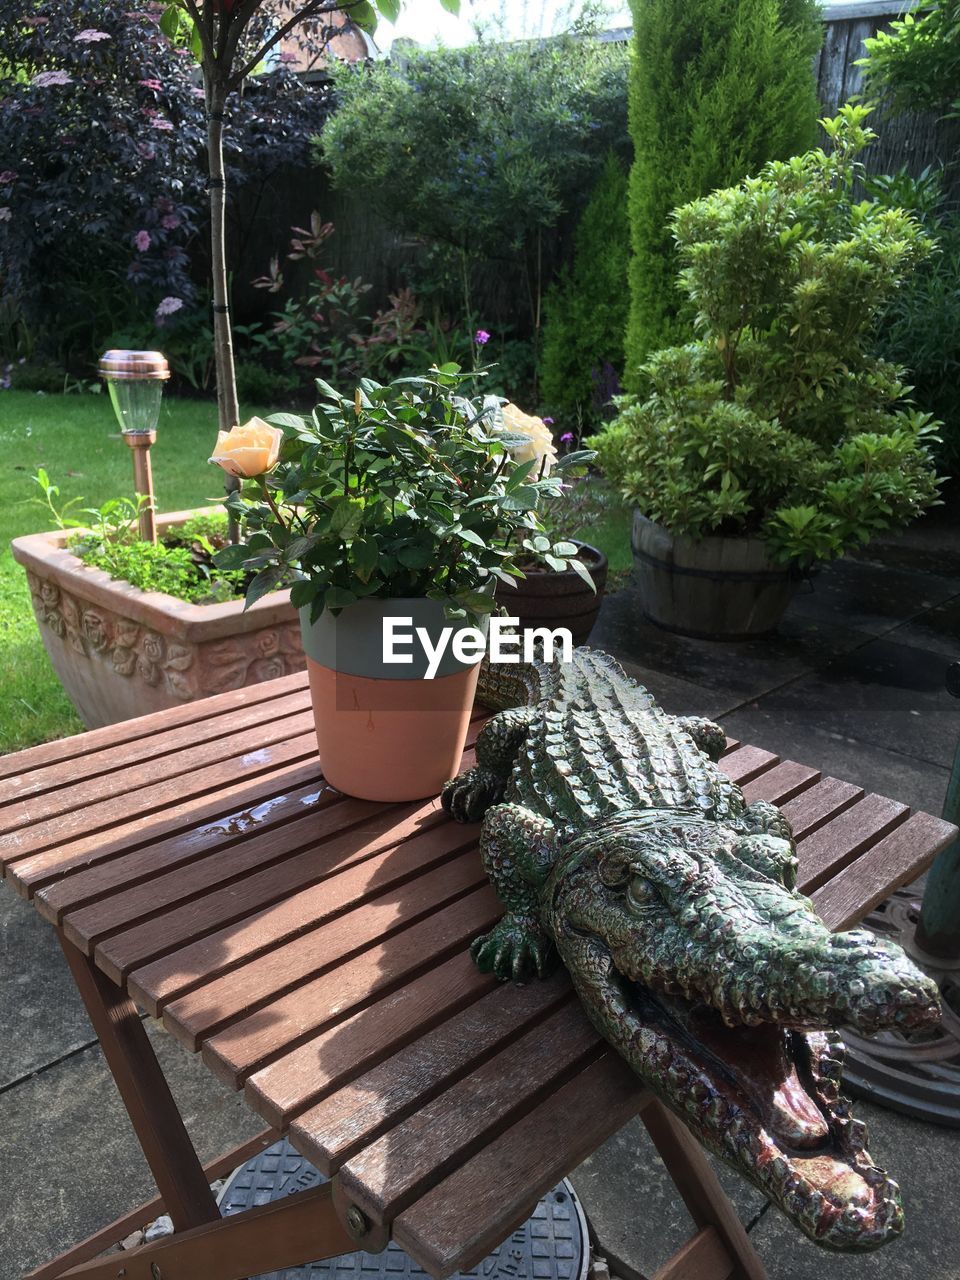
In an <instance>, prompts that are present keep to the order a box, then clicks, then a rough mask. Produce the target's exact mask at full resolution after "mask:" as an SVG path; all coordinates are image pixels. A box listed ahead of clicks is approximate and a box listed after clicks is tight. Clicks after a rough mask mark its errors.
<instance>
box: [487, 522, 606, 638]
mask: <svg viewBox="0 0 960 1280" xmlns="http://www.w3.org/2000/svg"><path fill="white" fill-rule="evenodd" d="M577 546H578V547H581V548H582V550H583V552H584V559H585V561H586V565H587V568H588V569H589V570H590V573H591V576H592V577H593V581H594V585H595V586H596V588H597V590H596V593H594V592H593V591H591V590H590V588H589V587H588V586H587V584H586V583H585V582H584V580H583V579H582V578H581V577H580V575H579V574H577V573H574V571H573V570H572V569H565V570H564V571H563V573H554V572H552V571H546V570H545V571H542V572H541V571H540V570H539V569H533V570H529V571H527V576H526V577H525V578H520V579H518V580H517V585H516V589H515V590H511V589H510V588H509V587H501V589H500V591H499V593H498V595H497V603H498V604H501V605H503V607H504V608H505V609H506V610H507V612H508V613H509V614H510V615H511V616H512V617H518V618H519V619H520V627H521V629H523V628H526V627H549V628H550V629H551V630H552V629H553V628H555V627H569V629H570V634H571V635H572V636H573V643H574V644H575V645H578V644H586V643H587V639H588V637H589V635H590V632H591V631H592V630H593V624H594V623H595V622H596V620H597V614H598V613H599V612H600V605H601V604H602V602H603V593H604V589H605V587H606V584H607V557H606V556H605V555H604V554H603V552H602V551H598V550H597V548H596V547H591V546H590V544H589V543H587V542H579V541H577Z"/></svg>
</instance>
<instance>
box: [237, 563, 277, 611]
mask: <svg viewBox="0 0 960 1280" xmlns="http://www.w3.org/2000/svg"><path fill="white" fill-rule="evenodd" d="M282 577H283V570H282V569H281V568H280V567H279V565H271V566H270V568H269V569H261V570H260V572H259V573H258V574H257V576H256V577H255V578H254V580H253V581H252V582H251V583H250V585H249V587H247V599H246V602H245V604H244V606H243V607H244V609H249V608H250V606H251V605H252V604H253V603H254V602H255V601H257V600H259V599H260V597H261V596H265V595H266V594H267V592H268V591H272V590H273V589H274V587H276V586H278V585H279V582H280V579H281V578H282Z"/></svg>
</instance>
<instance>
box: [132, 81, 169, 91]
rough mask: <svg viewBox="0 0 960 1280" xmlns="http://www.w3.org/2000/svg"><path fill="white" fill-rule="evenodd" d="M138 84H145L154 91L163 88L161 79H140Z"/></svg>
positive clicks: (144, 85)
mask: <svg viewBox="0 0 960 1280" xmlns="http://www.w3.org/2000/svg"><path fill="white" fill-rule="evenodd" d="M137 84H140V85H143V87H144V89H152V90H153V91H154V93H159V92H160V90H161V89H162V88H163V85H162V84H161V82H160V81H159V80H138V81H137Z"/></svg>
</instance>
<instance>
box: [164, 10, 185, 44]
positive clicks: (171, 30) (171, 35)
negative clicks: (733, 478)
mask: <svg viewBox="0 0 960 1280" xmlns="http://www.w3.org/2000/svg"><path fill="white" fill-rule="evenodd" d="M180 13H181V10H180V6H179V5H176V4H170V5H167V7H166V9H164V11H163V13H162V14H161V15H160V30H161V31H162V32H163V34H164V35H165V36H166V37H167V39H168V40H176V38H177V32H178V31H179V30H180Z"/></svg>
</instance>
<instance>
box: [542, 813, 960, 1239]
mask: <svg viewBox="0 0 960 1280" xmlns="http://www.w3.org/2000/svg"><path fill="white" fill-rule="evenodd" d="M795 876H796V860H795V858H794V856H793V850H792V846H791V845H790V843H789V842H787V841H785V840H783V839H781V838H779V837H776V836H771V835H762V834H746V835H744V834H742V833H739V832H737V831H735V830H734V829H732V828H730V827H726V826H723V825H718V824H717V823H715V822H710V821H706V820H704V819H703V818H702V817H700V816H698V815H695V814H683V813H680V812H678V811H676V810H673V811H662V810H645V811H642V812H629V811H628V812H624V813H620V814H618V815H617V816H616V817H614V818H612V819H610V820H609V821H608V822H606V823H602V824H599V825H598V826H597V827H596V828H594V829H593V830H592V831H591V832H590V833H589V834H587V835H585V836H583V837H581V838H579V839H575V840H574V841H572V842H571V843H570V844H568V845H566V846H565V847H564V848H563V849H562V850H561V851H560V855H559V857H558V860H557V862H556V864H555V866H554V868H553V870H552V872H551V874H550V876H549V879H548V880H547V882H546V885H545V886H544V891H543V899H542V900H543V919H544V922H545V924H546V927H547V930H548V932H549V933H550V934H551V936H552V937H553V939H554V940H555V942H556V944H557V947H558V950H559V952H560V955H561V957H562V958H563V959H564V961H565V963H566V964H567V967H568V969H569V970H570V972H571V974H572V976H573V978H574V982H575V984H576V985H578V987H579V986H580V985H581V982H580V975H581V974H584V973H589V975H590V976H589V978H588V980H587V982H586V983H583V984H582V985H583V986H584V989H585V992H586V993H587V994H588V998H592V997H593V996H594V995H595V992H596V985H595V984H596V983H597V982H600V983H602V984H603V985H604V986H605V987H606V995H605V998H604V999H603V1000H602V1001H601V1002H600V1004H599V1005H596V1004H595V1003H594V1009H595V1010H596V1011H598V1012H599V1013H600V1016H601V1018H602V1019H603V1022H604V1024H605V1025H604V1026H603V1028H602V1029H603V1030H604V1031H605V1032H606V1033H607V1035H608V1037H609V1038H611V1039H612V1040H614V1041H615V1042H616V1043H617V1045H618V1047H620V1048H621V1051H622V1052H624V1053H625V1056H626V1057H627V1059H628V1061H630V1062H631V1063H632V1064H635V1063H637V1062H641V1061H642V1064H643V1068H644V1070H645V1071H653V1072H662V1073H663V1075H662V1080H661V1088H662V1089H663V1090H665V1091H667V1092H668V1093H669V1094H670V1095H671V1099H670V1100H671V1101H672V1102H673V1103H674V1105H675V1106H677V1107H678V1108H682V1109H683V1113H684V1119H685V1121H686V1123H687V1124H688V1125H689V1126H690V1127H691V1128H692V1129H693V1130H694V1132H695V1133H696V1134H697V1136H698V1137H699V1139H700V1141H701V1142H702V1143H703V1144H704V1145H705V1146H706V1147H708V1148H709V1149H711V1150H713V1151H715V1152H716V1153H717V1154H718V1155H721V1156H723V1157H724V1158H725V1159H726V1160H728V1161H729V1162H730V1163H732V1164H734V1165H736V1166H737V1167H738V1169H739V1170H740V1172H742V1173H743V1174H744V1175H745V1176H746V1177H748V1178H749V1179H750V1180H751V1181H752V1182H754V1183H755V1184H756V1185H757V1186H758V1187H759V1188H760V1189H761V1190H762V1191H763V1192H764V1193H765V1194H766V1195H767V1196H769V1197H770V1198H771V1199H772V1200H774V1201H775V1202H776V1203H777V1204H779V1205H780V1207H781V1208H782V1209H784V1211H785V1212H786V1213H787V1214H788V1215H789V1216H790V1217H791V1218H792V1219H793V1220H794V1221H795V1222H796V1223H797V1225H798V1226H800V1227H801V1228H802V1229H803V1231H804V1232H805V1233H806V1234H807V1235H809V1236H811V1237H812V1238H813V1239H814V1240H816V1241H817V1242H818V1243H819V1244H821V1245H824V1246H826V1247H828V1248H835V1249H843V1250H850V1249H854V1250H864V1249H871V1248H875V1247H877V1246H878V1245H880V1244H882V1243H884V1241H886V1240H887V1239H889V1238H890V1237H891V1236H892V1235H895V1234H898V1233H899V1232H900V1230H901V1229H902V1218H903V1214H902V1209H901V1207H900V1198H899V1194H898V1190H897V1186H896V1184H895V1183H893V1182H892V1181H891V1180H890V1179H889V1178H888V1177H887V1176H886V1175H885V1174H884V1173H883V1172H882V1171H881V1170H880V1169H878V1168H877V1167H876V1166H875V1165H874V1164H873V1162H872V1161H871V1159H870V1157H869V1156H868V1154H867V1152H866V1150H865V1148H864V1139H865V1134H864V1128H863V1125H862V1124H861V1123H860V1122H859V1121H857V1120H854V1119H852V1118H851V1117H850V1115H849V1109H848V1107H847V1106H846V1104H845V1103H844V1102H842V1101H841V1099H840V1098H839V1094H838V1085H839V1082H840V1071H841V1066H842V1060H843V1046H842V1042H841V1041H840V1039H839V1037H837V1036H836V1035H833V1034H832V1033H831V1031H830V1029H831V1028H833V1027H835V1026H838V1025H848V1026H851V1027H855V1028H857V1029H858V1030H860V1031H862V1032H865V1033H867V1032H873V1031H876V1030H879V1029H881V1028H884V1027H898V1028H900V1029H903V1030H910V1029H913V1028H917V1027H922V1026H925V1025H927V1024H928V1023H930V1022H931V1021H934V1020H936V1018H937V1017H938V1014H939V1010H938V1002H937V992H936V987H935V986H934V985H933V984H932V983H931V982H930V981H929V980H928V979H927V978H926V977H924V975H923V974H921V973H920V972H919V970H917V969H916V968H915V967H914V966H913V965H912V964H911V963H910V961H909V960H908V959H907V957H906V956H905V955H904V953H903V951H902V950H901V949H900V948H899V947H896V946H891V945H889V944H886V943H884V942H882V941H879V940H878V939H877V938H876V937H875V936H874V935H873V934H870V933H868V932H866V931H865V930H852V931H850V932H847V933H837V934H832V933H830V931H829V930H828V929H827V928H826V927H825V925H824V924H823V923H822V921H821V920H820V918H819V916H817V914H816V912H815V911H814V909H813V907H812V905H811V903H810V901H809V899H808V898H806V897H804V896H803V895H802V894H800V893H797V892H796V891H795V889H794V884H795Z"/></svg>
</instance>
